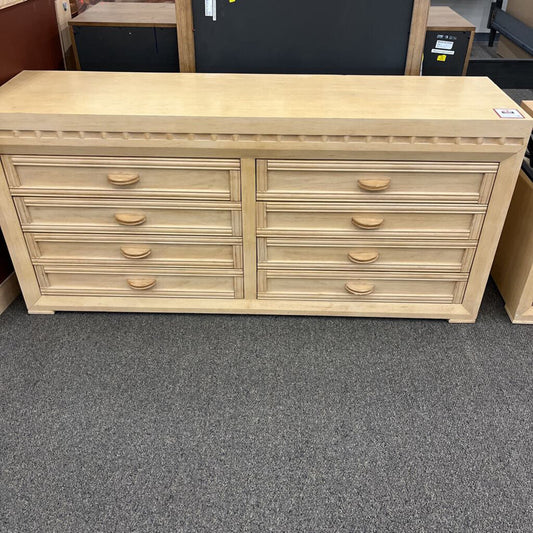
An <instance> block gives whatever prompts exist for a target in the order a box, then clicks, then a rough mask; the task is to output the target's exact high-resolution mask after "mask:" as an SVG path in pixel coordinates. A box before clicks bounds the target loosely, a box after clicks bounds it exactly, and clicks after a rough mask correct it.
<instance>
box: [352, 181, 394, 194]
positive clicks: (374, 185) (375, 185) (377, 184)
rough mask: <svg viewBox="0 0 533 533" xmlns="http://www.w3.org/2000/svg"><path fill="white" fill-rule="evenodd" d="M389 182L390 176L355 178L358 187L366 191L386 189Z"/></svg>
mask: <svg viewBox="0 0 533 533" xmlns="http://www.w3.org/2000/svg"><path fill="white" fill-rule="evenodd" d="M390 184H391V180H390V178H381V179H367V180H364V179H363V180H357V185H358V186H359V188H360V189H363V190H364V191H368V192H379V191H386V190H387V189H388V188H389V187H390Z"/></svg>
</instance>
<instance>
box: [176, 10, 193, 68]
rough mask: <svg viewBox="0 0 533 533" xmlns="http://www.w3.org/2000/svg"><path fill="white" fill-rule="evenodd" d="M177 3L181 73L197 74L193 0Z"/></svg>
mask: <svg viewBox="0 0 533 533" xmlns="http://www.w3.org/2000/svg"><path fill="white" fill-rule="evenodd" d="M175 2H176V24H177V29H178V56H179V62H180V71H181V72H196V53H195V49H194V22H193V14H192V2H191V0H175Z"/></svg>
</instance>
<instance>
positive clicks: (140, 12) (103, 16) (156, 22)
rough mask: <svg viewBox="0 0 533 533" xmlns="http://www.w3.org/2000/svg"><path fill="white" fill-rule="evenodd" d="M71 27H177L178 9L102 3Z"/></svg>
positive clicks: (153, 5)
mask: <svg viewBox="0 0 533 533" xmlns="http://www.w3.org/2000/svg"><path fill="white" fill-rule="evenodd" d="M69 24H70V25H71V26H127V27H142V26H148V27H152V26H153V27H156V26H157V27H160V28H173V27H175V26H176V8H175V7H174V4H171V3H143V2H100V3H98V4H96V5H93V6H89V8H88V9H86V10H85V11H84V12H83V13H81V14H80V15H78V16H77V17H74V18H73V19H72V20H71V21H69Z"/></svg>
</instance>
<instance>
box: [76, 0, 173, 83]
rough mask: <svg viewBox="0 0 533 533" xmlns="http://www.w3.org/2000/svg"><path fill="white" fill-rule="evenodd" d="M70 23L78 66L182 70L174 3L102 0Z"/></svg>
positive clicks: (110, 68)
mask: <svg viewBox="0 0 533 533" xmlns="http://www.w3.org/2000/svg"><path fill="white" fill-rule="evenodd" d="M69 25H70V31H71V36H72V42H73V43H74V55H75V60H76V66H77V68H78V70H108V71H121V72H122V71H124V72H177V71H178V70H179V62H178V51H177V48H176V35H177V34H176V9H175V7H174V4H171V3H143V2H100V3H99V4H96V5H94V6H91V7H89V8H88V9H87V10H86V11H84V12H83V13H82V14H81V15H78V16H77V17H74V18H73V19H72V20H70V22H69Z"/></svg>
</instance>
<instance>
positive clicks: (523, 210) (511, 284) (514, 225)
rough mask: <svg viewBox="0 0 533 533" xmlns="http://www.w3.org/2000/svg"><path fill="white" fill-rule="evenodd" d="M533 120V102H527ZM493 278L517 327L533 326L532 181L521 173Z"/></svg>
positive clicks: (497, 255) (525, 107)
mask: <svg viewBox="0 0 533 533" xmlns="http://www.w3.org/2000/svg"><path fill="white" fill-rule="evenodd" d="M522 105H523V107H524V109H526V110H527V111H528V112H529V113H530V114H531V115H532V116H533V101H530V102H524V103H523V104H522ZM492 277H493V278H494V280H495V281H496V284H497V285H498V289H499V290H500V293H501V294H502V296H503V299H504V300H505V309H506V310H507V313H508V314H509V317H510V318H511V320H512V321H513V322H514V323H515V324H533V181H532V179H531V178H530V177H529V176H528V175H527V174H526V173H525V172H524V171H522V172H521V173H520V176H519V178H518V183H517V185H516V190H515V193H514V196H513V200H512V202H511V207H510V208H509V215H508V217H507V221H506V222H505V227H504V229H503V233H502V238H501V241H500V245H499V247H498V252H497V254H496V259H495V261H494V268H493V270H492Z"/></svg>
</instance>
